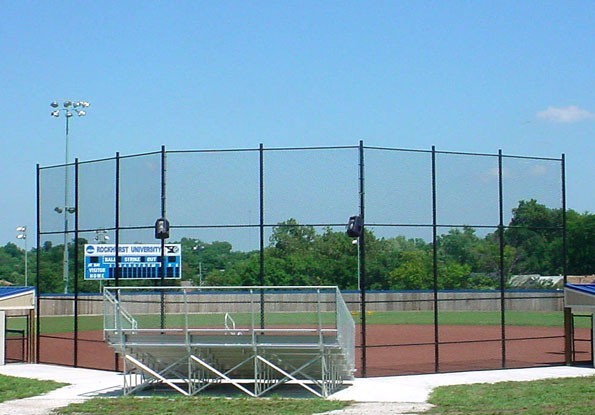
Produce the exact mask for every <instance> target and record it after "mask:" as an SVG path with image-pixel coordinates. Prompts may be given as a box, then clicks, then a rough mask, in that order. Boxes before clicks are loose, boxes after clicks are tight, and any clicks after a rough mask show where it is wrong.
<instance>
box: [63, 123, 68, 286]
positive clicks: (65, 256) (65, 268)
mask: <svg viewBox="0 0 595 415" xmlns="http://www.w3.org/2000/svg"><path fill="white" fill-rule="evenodd" d="M64 118H65V119H66V156H65V159H64V206H63V208H64V254H63V259H62V279H63V281H64V294H68V285H69V271H68V268H69V257H68V208H69V206H68V179H69V174H68V159H69V128H68V120H69V119H70V117H69V116H68V115H66V116H65V117H64Z"/></svg>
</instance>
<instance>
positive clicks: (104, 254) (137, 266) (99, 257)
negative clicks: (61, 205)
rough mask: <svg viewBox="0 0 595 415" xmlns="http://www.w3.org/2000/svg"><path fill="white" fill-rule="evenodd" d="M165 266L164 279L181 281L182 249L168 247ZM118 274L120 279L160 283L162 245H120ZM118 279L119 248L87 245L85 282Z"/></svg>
mask: <svg viewBox="0 0 595 415" xmlns="http://www.w3.org/2000/svg"><path fill="white" fill-rule="evenodd" d="M163 259H164V261H163V265H164V266H165V278H167V279H180V278H181V277H182V247H181V245H180V244H165V253H164V258H163ZM117 268H118V270H119V273H120V277H119V278H120V279H160V278H161V277H162V272H161V244H119V245H118V267H117ZM115 278H116V245H114V244H86V245H85V280H93V281H98V280H113V279H115Z"/></svg>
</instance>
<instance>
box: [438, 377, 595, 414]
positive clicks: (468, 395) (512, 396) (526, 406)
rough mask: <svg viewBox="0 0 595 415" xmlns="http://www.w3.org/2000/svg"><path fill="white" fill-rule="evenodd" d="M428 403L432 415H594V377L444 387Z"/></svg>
mask: <svg viewBox="0 0 595 415" xmlns="http://www.w3.org/2000/svg"><path fill="white" fill-rule="evenodd" d="M429 402H430V403H432V404H434V405H436V407H435V408H433V409H431V410H430V411H428V412H427V413H428V414H432V415H454V414H477V415H479V414H481V415H503V414H507V415H508V414H521V415H548V414H549V415H554V414H556V415H591V414H593V408H595V376H588V377H577V378H560V379H547V380H537V381H531V382H501V383H494V384H487V383H485V384H477V385H455V386H443V387H439V388H436V389H434V391H433V392H432V394H431V395H430V399H429Z"/></svg>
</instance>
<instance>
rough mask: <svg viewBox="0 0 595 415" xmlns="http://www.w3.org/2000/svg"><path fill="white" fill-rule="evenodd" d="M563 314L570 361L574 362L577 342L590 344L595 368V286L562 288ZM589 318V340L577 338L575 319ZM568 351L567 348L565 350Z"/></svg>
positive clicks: (582, 285) (577, 285)
mask: <svg viewBox="0 0 595 415" xmlns="http://www.w3.org/2000/svg"><path fill="white" fill-rule="evenodd" d="M564 305H565V314H566V316H567V320H568V321H569V324H566V327H567V330H568V331H569V332H570V333H567V335H566V339H567V341H568V342H570V351H571V352H572V361H573V362H576V361H577V359H576V350H577V342H587V343H590V352H591V359H590V360H591V363H592V364H593V366H595V342H594V341H593V338H595V325H594V324H593V318H594V316H595V284H566V286H565V287H564ZM577 317H578V318H589V319H590V320H591V330H590V338H587V339H586V338H578V337H577V336H576V330H575V320H576V318H577ZM567 349H568V348H567Z"/></svg>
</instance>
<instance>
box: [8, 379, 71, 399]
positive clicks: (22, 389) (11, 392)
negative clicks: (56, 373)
mask: <svg viewBox="0 0 595 415" xmlns="http://www.w3.org/2000/svg"><path fill="white" fill-rule="evenodd" d="M66 385H67V384H66V383H58V382H54V381H51V380H36V379H25V378H18V377H14V376H4V375H0V402H5V401H11V400H13V399H23V398H28V397H31V396H37V395H41V394H44V393H47V392H50V391H53V390H54V389H58V388H61V387H62V386H66Z"/></svg>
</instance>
